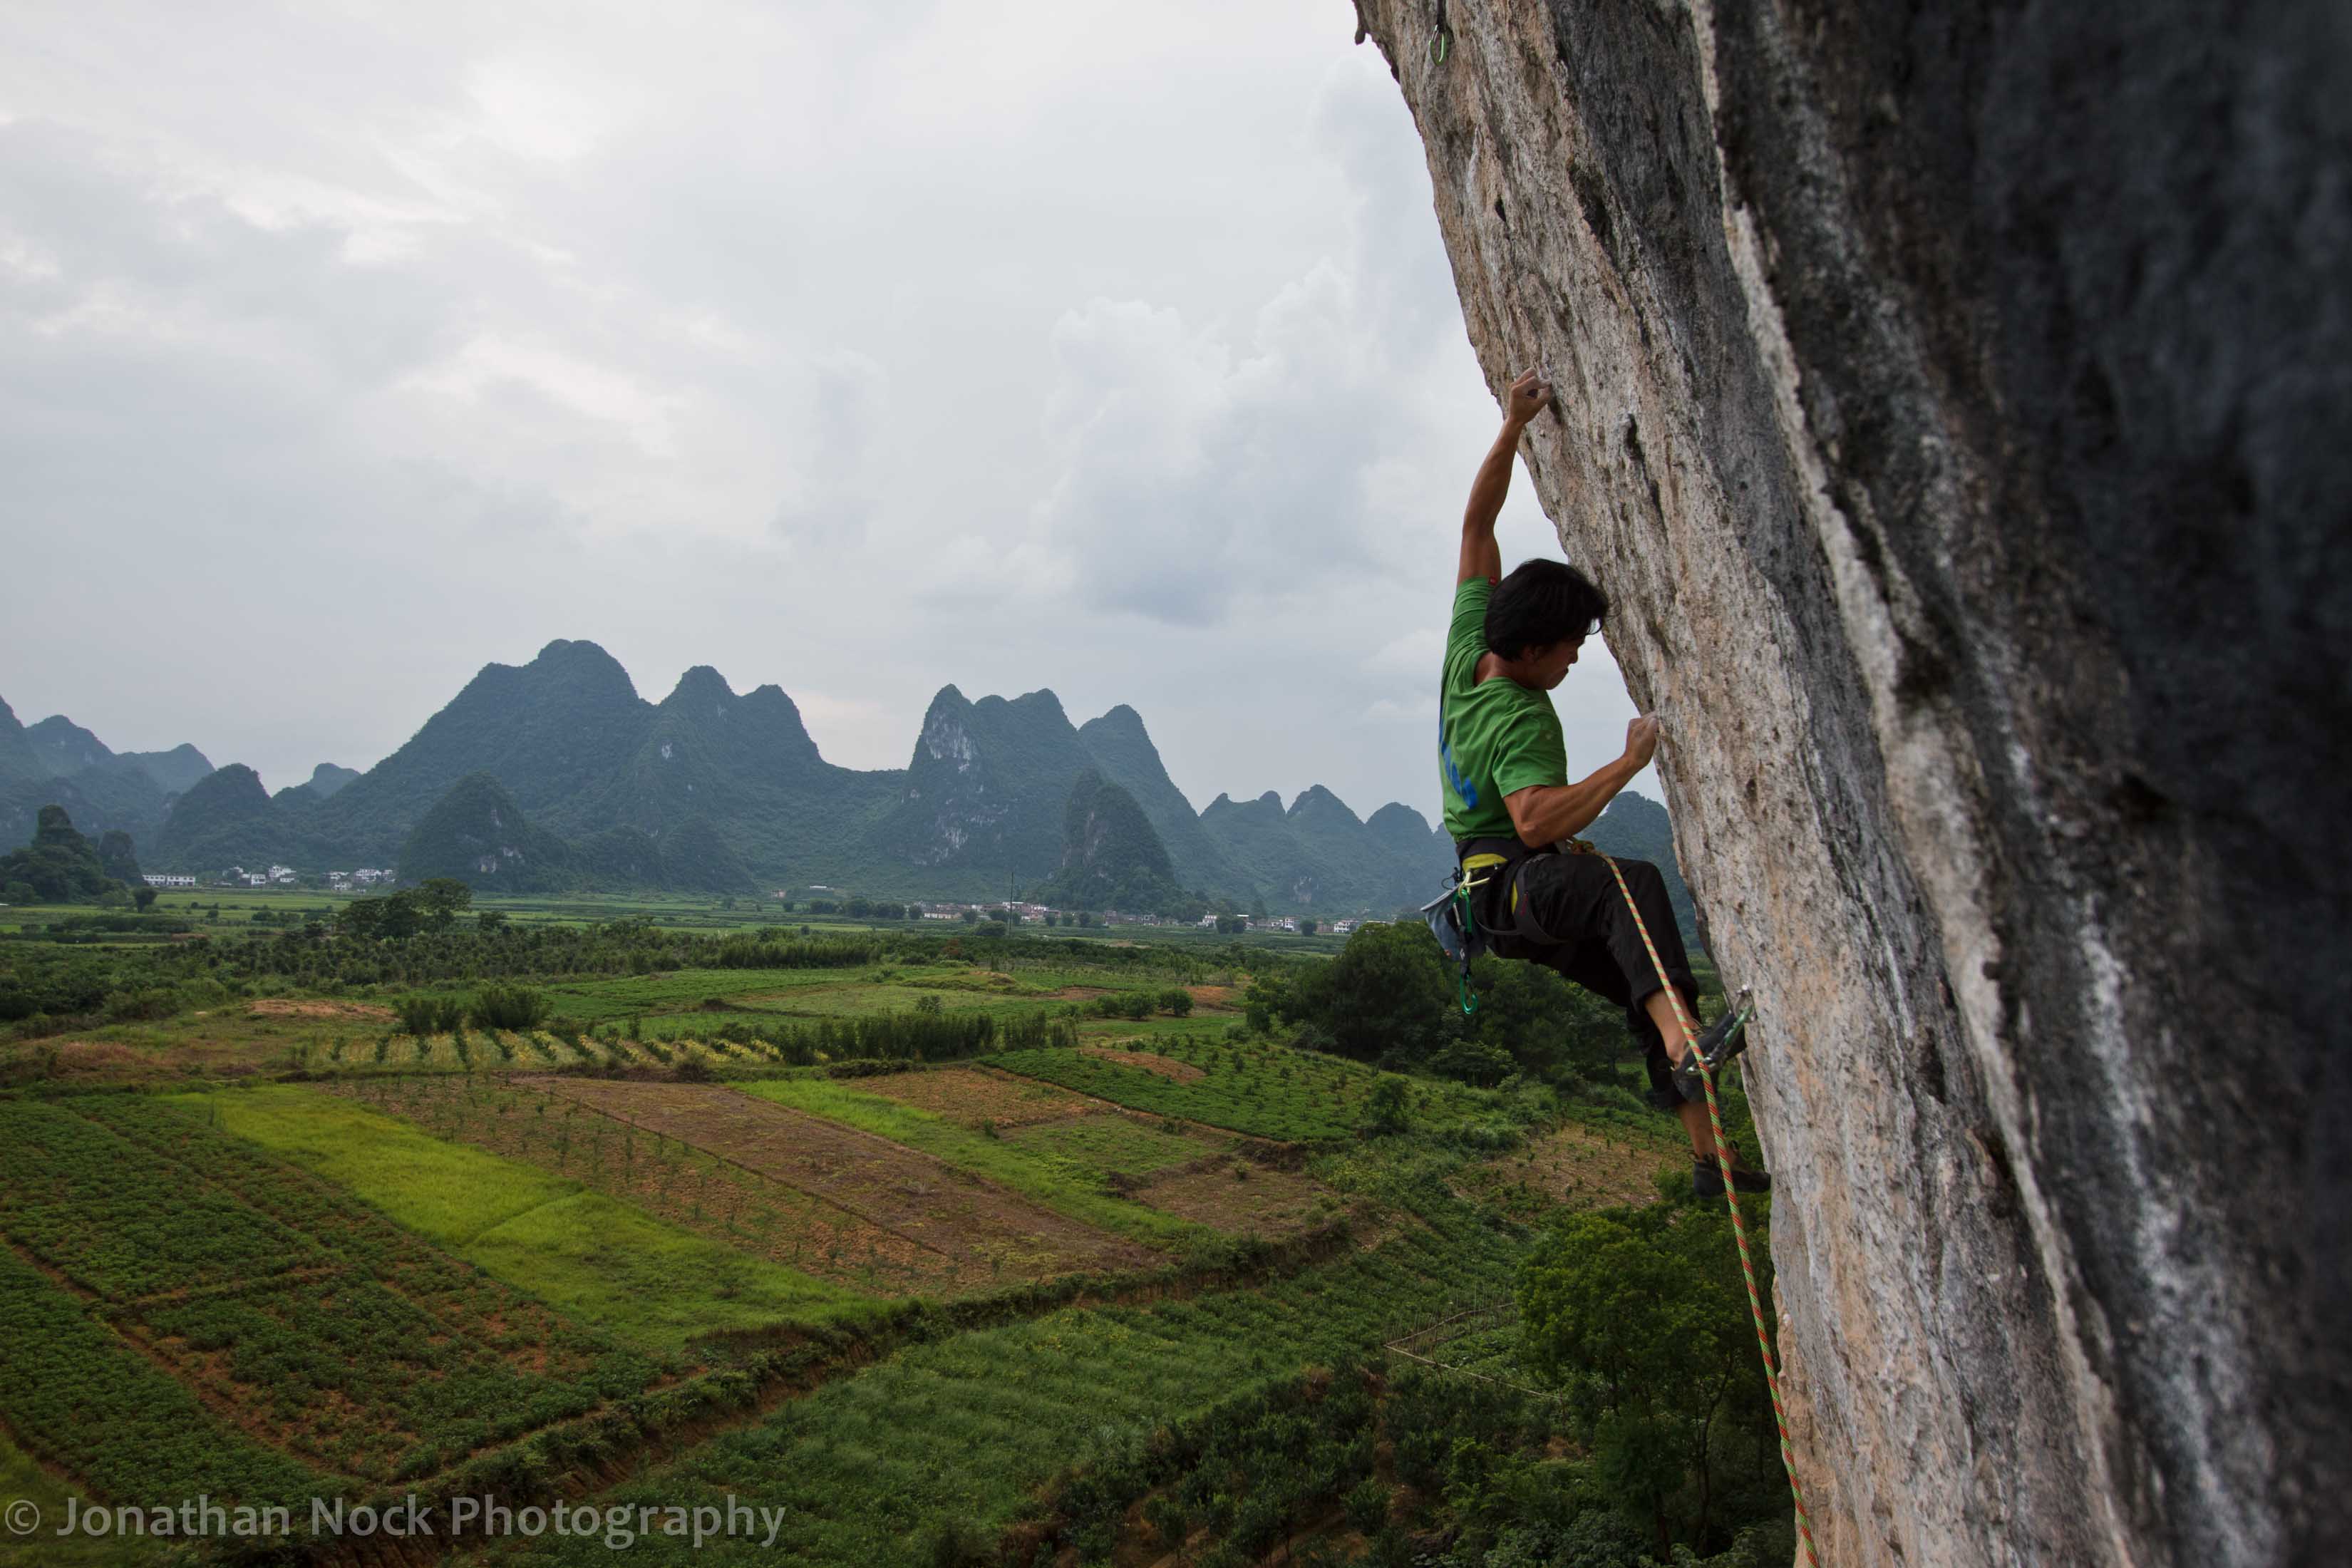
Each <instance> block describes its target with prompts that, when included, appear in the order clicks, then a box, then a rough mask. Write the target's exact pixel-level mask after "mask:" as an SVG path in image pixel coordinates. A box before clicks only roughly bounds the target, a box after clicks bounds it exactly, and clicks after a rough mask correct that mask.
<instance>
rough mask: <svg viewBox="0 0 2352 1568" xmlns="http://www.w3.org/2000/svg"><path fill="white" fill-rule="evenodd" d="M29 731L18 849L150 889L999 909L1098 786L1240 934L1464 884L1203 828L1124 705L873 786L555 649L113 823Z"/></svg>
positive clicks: (2, 756)
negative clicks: (923, 903) (536, 889)
mask: <svg viewBox="0 0 2352 1568" xmlns="http://www.w3.org/2000/svg"><path fill="white" fill-rule="evenodd" d="M0 715H5V709H0ZM37 728H38V729H39V730H40V731H43V732H42V733H41V734H40V735H38V736H32V737H28V736H27V734H26V732H25V731H22V730H19V729H18V728H17V727H16V724H15V721H14V719H13V716H5V717H0V781H5V780H7V779H9V778H11V777H15V778H17V779H18V780H19V781H20V782H19V784H17V785H16V786H14V787H15V792H16V793H26V792H30V793H28V794H26V799H27V801H28V803H30V804H28V805H26V808H25V811H24V812H23V816H24V830H23V831H19V832H16V833H15V834H12V835H11V836H10V837H11V838H12V839H13V840H14V841H22V839H23V837H25V833H26V832H28V831H29V828H30V825H31V822H32V816H31V813H32V812H33V811H36V810H37V807H38V805H39V804H42V803H40V802H32V801H31V795H37V794H39V793H40V790H41V789H42V788H44V787H46V788H48V789H50V790H52V791H56V792H58V798H59V800H60V803H61V804H64V805H67V806H68V809H70V810H71V811H72V813H73V816H74V819H75V820H76V821H77V822H87V823H88V824H89V826H90V827H91V828H92V829H93V830H99V829H104V828H113V827H122V828H124V829H125V830H127V831H129V832H131V834H132V836H133V837H134V839H135V840H136V842H137V845H138V850H139V854H140V857H141V859H142V864H144V865H145V866H146V867H147V868H148V869H150V870H170V871H188V872H196V873H205V872H215V871H218V870H220V869H222V868H226V867H227V866H231V865H242V866H246V867H248V868H252V867H256V866H258V865H264V864H268V863H271V862H284V863H286V864H289V865H292V866H296V867H299V868H307V869H323V868H328V867H330V866H331V867H336V868H354V867H360V866H375V867H392V868H402V869H403V870H405V869H406V868H409V867H411V866H425V865H431V866H433V867H435V868H437V869H440V870H449V869H452V868H462V867H463V866H464V865H465V864H467V863H468V861H469V859H470V860H471V861H477V862H478V861H480V860H481V859H482V858H484V856H485V854H487V853H490V851H486V850H483V849H481V848H480V846H482V845H484V844H487V843H488V840H489V839H491V838H495V837H498V836H499V835H498V834H497V833H494V832H491V831H490V830H489V825H490V824H491V823H492V822H493V820H494V819H495V821H496V822H497V823H499V824H502V825H507V826H506V828H505V829H502V830H503V831H506V832H507V837H509V839H511V840H512V842H509V843H504V844H503V845H502V846H499V847H505V848H512V849H515V850H517V851H519V852H520V853H522V855H523V856H524V858H525V859H526V860H527V862H528V865H529V869H528V870H522V869H520V868H517V867H516V866H514V865H513V864H512V863H511V862H512V860H513V858H512V857H496V856H493V858H494V859H498V858H503V859H505V860H506V861H507V862H508V864H507V865H506V867H505V869H503V870H483V871H481V872H479V875H480V876H481V877H482V878H484V879H487V880H488V882H490V883H494V884H497V885H501V886H503V885H506V884H507V883H509V882H511V881H514V880H515V879H517V878H518V877H520V878H521V879H523V880H526V881H529V882H531V883H533V884H534V885H547V884H549V883H550V882H551V881H555V882H561V883H562V884H564V885H568V886H582V887H629V886H639V887H643V886H654V887H675V888H677V889H681V890H687V889H693V890H709V891H730V892H731V891H738V890H747V889H753V888H758V887H767V888H783V887H791V886H805V885H807V884H809V883H824V884H827V885H830V886H834V887H841V888H849V889H856V890H857V891H859V892H863V893H867V894H871V895H874V896H878V897H886V898H889V897H895V898H916V897H939V898H968V899H975V900H976V899H984V898H1003V897H1004V896H1006V895H1007V894H1008V893H1011V892H1016V891H1025V890H1032V889H1039V888H1041V887H1043V886H1044V885H1045V883H1046V882H1047V881H1048V879H1052V878H1053V877H1054V876H1055V873H1056V872H1057V871H1058V870H1060V869H1062V868H1063V866H1064V864H1065V860H1066V826H1067V824H1066V816H1067V812H1068V807H1069V803H1070V800H1071V796H1072V792H1073V790H1074V788H1076V785H1077V784H1078V783H1079V781H1080V779H1081V778H1082V777H1083V776H1085V775H1087V774H1098V775H1099V777H1100V779H1101V780H1102V782H1103V783H1105V784H1110V785H1114V786H1116V787H1117V789H1118V791H1119V792H1120V795H1121V796H1122V797H1123V798H1125V799H1127V800H1128V801H1129V802H1131V804H1132V805H1133V806H1134V807H1136V808H1137V809H1138V810H1139V811H1140V813H1141V815H1142V816H1143V818H1144V820H1145V821H1146V822H1148V823H1149V825H1150V829H1151V831H1152V832H1153V833H1154V834H1155V835H1156V836H1157V837H1158V840H1159V842H1160V845H1161V846H1163V847H1164V848H1165V852H1166V854H1167V857H1168V862H1169V865H1168V871H1167V875H1168V878H1169V879H1170V880H1171V882H1172V883H1173V884H1174V885H1176V886H1178V887H1181V888H1182V889H1190V890H1197V891H1200V892H1202V893H1205V894H1206V895H1208V896H1209V897H1210V898H1212V899H1223V900H1231V901H1232V902H1233V903H1234V904H1235V905H1236V906H1237V907H1239V908H1241V909H1243V910H1250V909H1254V908H1256V907H1259V906H1263V907H1264V908H1265V910H1267V911H1269V912H1277V913H1279V912H1314V913H1318V914H1325V915H1338V914H1348V913H1376V914H1388V913H1391V912H1393V911H1394V910H1397V909H1398V908H1400V907H1402V906H1405V905H1409V904H1418V903H1421V902H1422V901H1423V900H1426V899H1427V898H1429V897H1430V896H1431V894H1432V893H1433V891H1434V890H1435V889H1436V887H1437V886H1438V884H1439V883H1440V882H1441V881H1442V880H1443V879H1444V876H1445V874H1446V872H1447V870H1448V869H1449V868H1451V866H1452V864H1453V855H1452V849H1451V847H1450V846H1449V845H1448V844H1447V842H1446V841H1445V839H1444V837H1443V835H1442V834H1441V833H1440V832H1439V831H1437V830H1435V829H1433V827H1432V826H1430V824H1429V823H1428V821H1427V820H1426V819H1424V818H1423V816H1421V814H1420V813H1418V812H1416V811H1413V810H1412V809H1411V808H1410V807H1408V806H1404V805H1395V804H1391V805H1384V806H1382V807H1381V809H1379V810H1378V811H1376V812H1373V813H1372V814H1371V816H1370V817H1369V818H1363V817H1359V816H1357V814H1356V813H1355V812H1354V811H1353V810H1352V809H1350V808H1349V806H1348V805H1347V804H1346V803H1345V802H1343V801H1341V800H1340V799H1339V796H1337V795H1333V794H1332V793H1331V792H1330V791H1329V790H1328V789H1323V788H1320V787H1316V788H1311V789H1308V790H1307V791H1305V792H1304V793H1302V794H1301V795H1299V796H1298V797H1297V799H1296V800H1293V801H1292V802H1290V803H1289V804H1288V805H1285V804H1284V803H1283V802H1282V801H1281V800H1280V799H1279V798H1278V797H1277V796H1275V795H1271V794H1268V795H1262V796H1260V797H1258V798H1257V799H1256V800H1254V801H1248V802H1244V803H1239V804H1236V803H1234V802H1233V801H1231V800H1229V799H1227V798H1226V797H1224V796H1222V795H1221V796H1219V797H1218V799H1217V800H1216V802H1215V803H1213V805H1210V807H1209V808H1208V809H1207V810H1206V811H1204V812H1195V811H1193V809H1192V805H1191V804H1190V803H1189V802H1188V801H1187V800H1186V799H1185V798H1184V796H1183V795H1182V793H1181V792H1180V791H1179V790H1178V789H1177V788H1176V785H1175V784H1174V782H1173V781H1172V780H1171V778H1170V777H1169V774H1168V770H1167V767H1166V765H1165V764H1164V763H1162V761H1161V760H1160V752H1159V749H1158V748H1157V747H1156V746H1154V745H1153V743H1152V741H1151V737H1150V733H1149V731H1147V730H1146V729H1145V727H1144V722H1143V719H1142V716H1141V715H1139V713H1137V712H1136V710H1134V709H1132V708H1129V707H1126V706H1124V705H1122V706H1119V707H1116V708H1113V709H1111V710H1109V711H1108V712H1107V713H1104V714H1103V715H1101V716H1100V717H1099V718H1096V719H1092V720H1089V721H1087V722H1086V723H1085V724H1083V725H1074V724H1073V723H1072V722H1071V721H1070V718H1069V716H1068V714H1066V712H1065V711H1064V710H1063V708H1062V704H1061V701H1060V700H1059V699H1058V698H1056V697H1055V694H1054V693H1053V692H1051V691H1047V690H1040V691H1033V692H1030V693H1028V694H1026V695H1025V696H1021V697H1016V698H1011V699H1007V698H1003V697H982V698H979V699H976V700H975V699H971V698H968V697H966V696H965V695H964V694H963V693H962V692H961V691H960V690H958V689H956V688H955V687H953V686H948V687H943V688H941V689H940V692H939V695H938V696H936V697H935V698H933V699H932V700H931V704H930V707H929V710H928V711H927V712H926V713H925V714H924V717H923V722H922V727H921V729H920V731H919V733H918V734H917V736H916V738H915V743H914V746H913V748H912V751H911V752H910V754H909V756H908V763H907V766H905V767H904V768H894V769H887V770H878V771H873V772H861V771H858V770H855V769H850V768H843V767H837V766H835V764H833V763H828V762H826V761H825V760H824V757H823V756H822V755H820V754H819V752H818V751H817V747H816V742H815V741H814V739H813V738H812V737H811V736H810V734H809V732H808V730H807V728H806V726H805V725H803V723H802V721H801V715H800V710H799V709H798V708H797V707H796V706H795V705H794V704H793V700H792V699H791V698H790V697H789V696H787V695H785V693H784V692H783V690H782V689H780V688H778V687H775V686H761V687H759V688H758V689H754V690H751V691H749V692H742V693H739V692H737V691H735V690H734V689H732V688H731V687H730V686H729V685H728V683H727V681H726V679H725V678H724V677H722V676H721V675H720V674H719V672H718V671H717V670H715V669H712V668H709V667H707V666H698V667H697V668H693V669H689V670H688V671H687V672H686V673H685V674H684V675H683V676H681V677H679V679H678V682H677V687H676V688H675V689H673V690H672V691H671V692H670V693H669V695H668V696H667V697H665V698H664V699H663V700H660V701H659V702H649V701H647V700H646V699H644V698H643V697H641V696H640V695H638V693H637V690H636V688H635V685H634V683H632V682H631V680H630V679H629V676H628V672H627V671H626V670H625V669H623V668H621V666H620V664H619V662H618V661H617V660H615V659H614V658H613V657H612V656H611V655H610V654H608V653H606V652H605V651H604V649H603V648H601V647H597V646H596V645H595V644H594V643H592V642H584V641H566V640H558V641H555V642H551V643H550V644H548V645H547V646H546V647H544V648H542V649H541V650H540V653H539V656H538V657H537V658H533V659H532V660H531V661H530V663H528V664H525V665H522V666H520V667H517V666H509V665H501V664H492V665H488V666H485V667H484V668H483V669H482V670H481V672H480V673H479V674H478V675H476V676H475V677H474V678H473V679H471V680H469V681H467V683H466V686H465V688H464V689H462V690H460V691H459V692H458V693H457V696H456V697H455V698H453V699H452V700H450V701H449V703H448V704H447V705H446V707H444V708H442V709H441V710H440V711H438V712H437V713H435V714H434V715H433V716H432V717H431V718H430V719H428V720H426V721H425V724H424V726H423V727H422V728H420V729H419V730H418V731H416V733H415V735H413V736H412V737H410V739H409V740H408V742H406V743H405V744H404V745H403V746H401V747H400V748H399V749H398V750H397V751H395V752H393V753H392V755H390V756H388V757H386V758H385V759H384V760H383V762H381V763H377V764H376V765H375V766H374V767H373V768H371V769H369V770H368V771H367V772H365V773H360V774H357V775H353V774H352V773H351V771H350V770H348V769H341V768H336V767H333V766H331V764H321V765H320V768H319V769H318V771H317V772H316V773H314V774H313V776H312V778H311V779H310V782H308V783H306V784H297V785H294V786H292V787H290V788H287V789H282V790H280V791H278V794H277V795H274V796H272V795H269V794H268V792H267V791H266V790H265V789H264V788H263V786H262V783H261V781H260V780H259V779H258V778H257V777H256V776H255V775H254V773H253V772H252V770H251V769H249V768H245V767H239V766H235V765H232V766H230V767H226V768H224V769H222V770H220V771H219V772H217V773H212V772H209V771H207V773H205V774H204V775H201V776H200V777H199V778H198V779H196V780H194V781H193V782H192V783H190V784H184V785H183V786H182V787H183V788H184V791H185V793H184V795H179V796H177V797H173V796H170V795H166V793H165V792H163V790H161V789H160V788H159V787H157V786H156V785H155V784H154V782H153V780H152V777H151V776H150V773H149V772H146V771H142V772H141V773H140V777H141V779H142V781H143V782H144V783H145V784H146V786H147V788H148V790H149V791H150V796H147V797H142V799H140V800H139V801H137V802H133V803H131V805H132V807H133V809H131V811H129V812H127V813H126V814H124V815H123V816H118V815H117V814H115V813H113V812H111V811H110V810H108V809H106V804H107V803H106V802H105V801H103V800H98V799H93V798H91V796H92V794H93V784H94V781H97V780H99V779H100V773H102V772H103V770H105V769H108V768H114V769H116V770H117V772H119V773H128V772H130V771H131V769H129V768H127V767H125V766H124V765H123V764H122V762H121V759H120V758H113V757H112V754H111V753H106V752H105V747H104V746H103V745H102V744H101V743H100V742H99V741H98V738H97V737H96V736H93V735H90V734H89V732H88V731H81V730H79V729H77V728H75V727H73V726H70V725H69V724H68V723H67V721H64V720H62V719H59V720H52V721H44V722H43V724H42V725H41V726H39V727H37ZM12 742H14V744H13V746H12ZM45 746H46V747H47V749H48V750H50V751H54V752H57V753H58V757H59V759H61V760H64V761H80V762H85V763H87V762H88V760H89V758H93V757H100V754H101V753H105V756H104V757H101V758H100V761H99V762H98V763H97V765H96V768H95V769H93V767H91V766H88V765H85V766H83V767H82V768H81V769H80V770H79V771H78V772H76V773H74V774H73V775H72V777H71V778H70V779H69V780H68V779H61V778H58V777H55V776H52V768H48V767H45V766H44V761H45V752H44V747H45ZM186 750H189V751H191V752H193V748H186ZM107 758H112V760H110V761H109V760H106V759H107ZM12 770H13V773H12ZM476 775H480V778H476ZM484 781H488V783H490V784H495V786H496V790H497V792H498V793H497V795H495V796H492V795H490V794H488V792H486V790H485V789H484V787H483V784H484ZM109 782H111V778H110V780H109ZM59 786H65V787H64V789H63V790H62V791H60V790H59ZM77 792H78V793H77ZM453 792H455V798H454V799H453V798H452V796H453ZM68 794H71V795H72V798H67V795H68ZM9 798H13V795H11V796H10V797H9ZM445 803H446V805H448V806H449V808H450V809H449V810H447V811H445V812H441V813H439V814H437V815H436V806H440V805H444V804H445ZM1656 809H1657V808H1655V807H1654V806H1653V807H1651V810H1652V811H1654V812H1655V811H1656ZM1658 815H1659V819H1660V821H1661V822H1662V821H1663V813H1659V814H1658ZM1611 822H1612V819H1611V818H1606V817H1604V819H1603V822H1602V824H1601V825H1596V828H1595V832H1596V834H1598V833H1601V832H1604V831H1606V830H1607V828H1608V827H1609V826H1610V824H1611ZM428 823H429V824H430V831H428V832H425V833H424V834H423V836H422V837H419V833H420V829H423V828H425V827H426V826H427V825H428ZM516 824H521V825H525V826H526V832H525V833H523V834H520V835H519V834H517V833H515V832H514V831H512V826H513V825H516ZM0 827H5V825H0ZM525 837H528V840H529V842H528V843H525V842H524V838H525ZM1649 837H1651V838H1655V839H1660V840H1662V839H1663V831H1662V830H1661V831H1660V832H1657V833H1654V834H1652V835H1650V836H1649ZM1643 848H1644V850H1645V852H1654V847H1653V846H1652V845H1651V844H1650V843H1648V842H1647V841H1645V842H1644V845H1643ZM1675 887H1676V888H1677V889H1679V887H1680V883H1679V880H1676V881H1675Z"/></svg>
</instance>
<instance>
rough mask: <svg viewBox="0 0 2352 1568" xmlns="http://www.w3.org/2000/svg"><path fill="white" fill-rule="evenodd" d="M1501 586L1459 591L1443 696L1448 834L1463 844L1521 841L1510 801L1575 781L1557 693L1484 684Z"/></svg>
mask: <svg viewBox="0 0 2352 1568" xmlns="http://www.w3.org/2000/svg"><path fill="white" fill-rule="evenodd" d="M1494 591H1495V585H1494V584H1492V583H1489V582H1488V581H1486V578H1484V577H1473V578H1471V579H1470V580H1469V581H1468V582H1466V583H1465V584H1462V585H1461V586H1460V587H1458V588H1456V589H1454V621H1453V624H1452V625H1451V626H1448V627H1447V628H1446V631H1445V679H1444V684H1443V685H1442V686H1440V688H1439V689H1438V696H1437V768H1438V773H1439V776H1440V782H1441V783H1442V784H1443V785H1444V795H1445V831H1446V832H1447V833H1449V834H1451V835H1452V836H1453V838H1454V842H1455V843H1456V844H1460V843H1462V842H1463V841H1464V840H1465V839H1471V838H1516V837H1518V831H1519V830H1518V829H1517V827H1515V826H1512V823H1511V813H1510V810H1509V808H1508V807H1507V806H1505V805H1503V797H1504V796H1505V795H1510V794H1512V793H1514V792H1516V791H1518V790H1523V789H1526V788H1527V787H1528V785H1530V784H1566V783H1567V782H1568V742H1567V740H1566V738H1565V737H1563V736H1562V735H1561V733H1560V729H1559V714H1557V713H1555V712H1553V711H1552V707H1551V693H1549V692H1548V691H1535V690H1530V689H1528V688H1527V687H1524V686H1521V685H1520V684H1519V683H1518V682H1517V681H1516V680H1507V679H1494V680H1488V681H1483V682H1482V681H1481V680H1479V679H1478V660H1479V659H1480V658H1482V657H1483V656H1484V655H1485V654H1486V601H1487V599H1488V598H1489V597H1490V596H1491V595H1493V594H1494Z"/></svg>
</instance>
